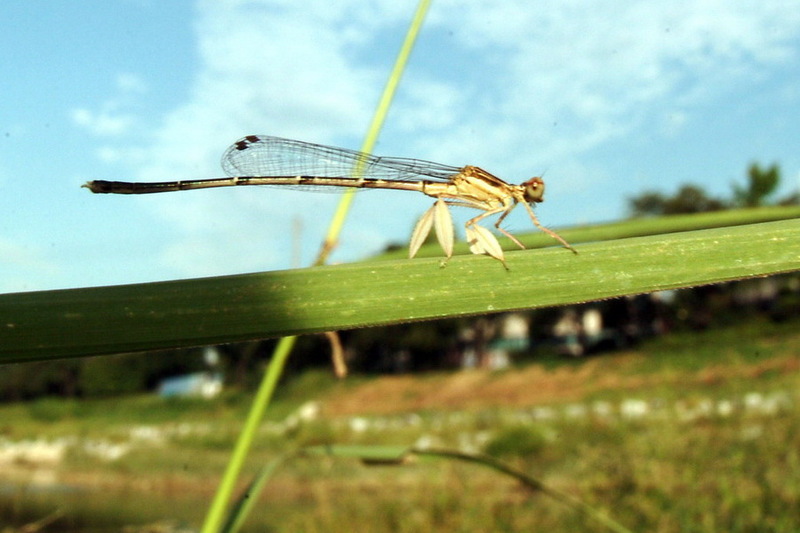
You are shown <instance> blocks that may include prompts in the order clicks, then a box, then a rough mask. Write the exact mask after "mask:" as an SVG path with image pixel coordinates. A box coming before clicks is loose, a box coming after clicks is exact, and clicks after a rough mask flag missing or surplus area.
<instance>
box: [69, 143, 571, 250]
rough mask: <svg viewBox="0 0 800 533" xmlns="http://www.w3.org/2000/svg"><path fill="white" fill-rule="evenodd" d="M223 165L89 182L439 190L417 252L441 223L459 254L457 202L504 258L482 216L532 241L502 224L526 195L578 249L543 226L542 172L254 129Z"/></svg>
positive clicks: (99, 186) (445, 241)
mask: <svg viewBox="0 0 800 533" xmlns="http://www.w3.org/2000/svg"><path fill="white" fill-rule="evenodd" d="M222 168H223V169H224V170H225V172H226V173H227V174H228V175H229V176H230V177H227V178H211V179H198V180H182V181H163V182H154V183H139V182H126V181H102V180H95V181H90V182H88V183H86V184H85V185H84V187H87V188H88V189H89V190H90V191H92V192H95V193H115V194H146V193H154V192H168V191H184V190H189V189H206V188H210V187H228V186H233V185H294V186H305V185H315V186H330V187H358V188H364V189H397V190H404V191H418V192H421V193H423V194H426V195H428V196H431V197H433V198H436V202H435V203H434V205H433V206H432V207H431V208H430V209H429V210H428V211H427V212H426V213H425V214H424V215H423V216H422V218H420V220H419V222H418V223H417V225H416V227H415V228H414V232H413V234H412V236H411V244H410V249H409V256H410V257H414V255H416V253H417V251H418V250H419V248H420V246H421V245H422V243H423V242H424V241H425V239H426V238H427V236H428V234H429V233H430V231H431V228H433V227H435V228H436V229H435V231H436V236H437V239H438V240H439V243H440V244H441V246H442V248H443V249H444V252H445V254H446V255H447V257H448V258H449V257H450V256H451V255H452V253H453V240H454V237H453V222H452V219H451V218H450V212H449V210H448V208H447V206H449V205H455V206H464V207H472V208H475V209H480V210H482V211H484V212H483V213H481V214H480V215H478V216H476V217H474V218H471V219H469V220H468V221H467V222H466V224H465V227H466V232H467V241H468V242H469V245H470V250H471V251H472V252H473V253H476V254H488V255H490V256H492V257H494V258H495V259H498V260H500V261H501V262H503V264H505V257H504V255H503V250H502V248H501V247H500V243H499V242H498V241H497V239H496V238H495V237H494V235H493V234H492V233H491V232H490V231H489V230H487V229H486V228H484V227H482V226H479V225H478V222H480V221H481V220H483V219H484V218H486V217H490V216H492V215H497V214H499V215H500V216H499V217H498V218H497V220H496V221H495V223H494V226H495V228H497V229H498V230H499V231H500V232H501V233H503V234H504V235H505V236H507V237H509V238H510V239H511V240H512V241H513V242H514V243H516V244H517V245H518V246H519V247H520V248H525V246H523V244H522V243H521V242H520V241H519V240H518V239H517V238H516V237H514V236H513V235H511V233H509V232H507V231H506V230H504V229H503V228H501V227H500V224H501V223H502V222H503V219H505V218H506V217H507V216H508V214H509V213H510V212H511V211H512V210H513V209H514V207H516V205H517V204H519V203H521V204H522V205H524V206H525V209H526V210H527V211H528V215H530V218H531V220H532V221H533V223H534V225H535V226H536V227H537V228H539V229H540V230H542V231H544V232H545V233H547V234H548V235H550V236H551V237H553V238H554V239H556V240H557V241H558V242H560V243H561V244H562V245H564V246H565V247H566V248H568V249H569V250H572V251H573V252H575V253H577V252H576V251H575V249H574V248H573V247H572V246H570V245H569V243H567V241H565V240H564V239H562V238H561V237H560V236H559V235H558V234H557V233H556V232H554V231H552V230H550V229H547V228H546V227H544V226H542V225H541V224H540V223H539V220H538V219H537V218H536V215H535V214H534V212H533V209H532V207H531V204H536V203H539V202H542V201H543V200H544V181H543V180H542V178H539V177H534V178H531V179H529V180H528V181H525V182H523V183H522V184H520V185H511V184H509V183H506V182H505V181H503V180H501V179H500V178H498V177H496V176H493V175H492V174H489V173H488V172H486V171H485V170H483V169H480V168H478V167H474V166H465V167H452V166H447V165H441V164H439V163H433V162H430V161H423V160H419V159H407V158H396V157H377V156H373V155H369V154H365V153H363V152H357V151H354V150H347V149H344V148H334V147H331V146H323V145H319V144H311V143H306V142H302V141H293V140H289V139H282V138H280V137H270V136H267V135H248V136H247V137H244V138H242V139H241V140H239V141H237V142H235V143H234V144H233V145H232V146H231V147H230V148H228V149H227V150H226V151H225V153H224V154H223V156H222Z"/></svg>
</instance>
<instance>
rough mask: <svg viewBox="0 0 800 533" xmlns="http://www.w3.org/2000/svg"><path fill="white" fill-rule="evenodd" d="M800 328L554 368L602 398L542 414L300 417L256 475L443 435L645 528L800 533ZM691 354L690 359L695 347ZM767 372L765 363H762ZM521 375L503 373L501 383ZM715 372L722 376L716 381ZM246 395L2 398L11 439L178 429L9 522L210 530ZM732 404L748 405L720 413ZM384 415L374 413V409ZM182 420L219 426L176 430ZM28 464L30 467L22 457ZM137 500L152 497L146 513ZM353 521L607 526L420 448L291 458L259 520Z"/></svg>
mask: <svg viewBox="0 0 800 533" xmlns="http://www.w3.org/2000/svg"><path fill="white" fill-rule="evenodd" d="M797 326H798V324H797V322H796V321H795V322H791V321H790V322H785V323H780V324H771V323H769V322H759V321H754V322H752V323H747V324H737V325H731V326H726V327H722V328H717V329H711V330H707V331H704V332H701V333H695V334H689V333H686V334H679V335H676V336H669V337H663V338H660V339H654V340H653V341H650V342H648V343H646V344H644V345H642V346H640V347H639V348H638V349H637V350H634V351H628V352H621V353H616V354H607V355H603V356H597V357H594V358H590V359H586V360H582V361H577V362H576V361H564V362H563V364H560V365H559V364H558V363H557V362H556V361H551V362H550V363H549V369H548V370H546V372H548V374H549V375H551V376H556V375H559V373H560V372H563V371H565V370H568V371H577V372H576V374H575V376H574V378H573V379H572V381H571V382H570V383H571V384H572V385H575V386H577V385H580V384H582V385H584V386H586V391H587V392H586V393H585V394H583V395H581V396H578V397H575V398H573V399H570V400H561V401H558V400H552V401H548V402H546V403H545V404H544V405H545V406H547V407H549V408H551V409H553V410H554V412H556V413H558V416H556V417H554V418H536V417H533V416H532V415H531V413H533V412H534V411H533V409H535V408H536V407H537V406H536V405H530V406H528V407H510V406H503V405H492V403H491V402H490V401H488V400H487V401H481V398H480V395H481V394H482V393H483V389H482V387H475V388H474V389H472V391H471V394H472V395H473V396H477V397H478V398H477V399H478V403H479V404H481V405H483V407H480V408H470V409H466V410H461V409H457V408H455V407H453V408H451V410H449V411H448V410H441V409H436V408H434V407H433V406H431V407H430V408H428V409H427V410H426V411H424V412H420V413H418V414H416V415H415V416H413V417H412V416H410V415H409V414H408V413H403V412H398V413H396V414H393V415H388V416H377V415H367V416H364V419H365V420H367V421H368V423H372V424H373V426H372V427H370V428H368V429H367V430H366V431H357V430H354V428H353V426H351V424H350V419H349V418H348V417H345V418H340V417H336V416H323V417H322V418H320V419H317V420H313V421H311V422H307V423H301V424H300V425H299V426H298V427H296V428H295V429H293V430H291V431H287V432H286V433H284V434H283V435H274V434H271V433H270V432H269V431H267V428H268V427H269V424H264V425H262V434H261V438H259V439H258V440H257V442H256V445H255V448H254V450H253V453H252V456H251V457H250V458H249V460H248V464H247V471H250V472H252V471H255V469H257V468H258V467H260V466H262V465H264V464H266V463H267V461H269V460H271V459H273V458H275V457H276V455H277V454H278V453H282V452H283V451H285V449H286V446H288V447H289V448H290V449H291V448H293V447H296V446H306V445H315V444H328V443H334V442H335V443H337V444H350V445H375V444H386V445H395V446H397V445H400V446H407V445H411V444H414V443H415V442H418V441H419V439H432V441H431V442H433V443H434V444H437V445H441V446H450V447H456V446H462V445H465V444H466V445H473V446H478V449H482V448H481V447H485V448H483V449H487V448H488V449H493V450H494V451H495V452H497V453H499V454H501V457H502V458H503V459H504V460H506V461H509V462H510V463H511V464H512V465H513V466H514V467H516V468H518V469H521V470H522V471H524V472H527V473H529V474H531V475H533V476H535V477H536V478H537V479H540V480H542V481H544V482H545V483H547V484H548V485H549V486H552V487H554V488H555V489H557V490H560V491H563V492H566V493H567V494H570V495H572V496H574V497H577V498H579V499H581V500H583V501H584V502H586V503H588V504H590V505H592V506H593V507H595V508H597V509H600V510H603V511H604V512H606V513H608V514H609V515H610V516H612V517H613V518H614V519H616V520H617V521H619V522H621V523H622V524H623V525H625V526H626V527H628V528H630V529H631V530H634V531H657V532H678V531H681V532H682V531H697V532H701V531H734V532H745V531H796V530H797V529H798V528H800V520H799V519H798V518H797V517H798V516H800V513H798V511H799V510H800V509H799V508H798V505H799V503H798V502H800V481H798V480H800V451H798V450H800V417H798V416H797V414H798V406H800V396H798V394H797V392H796V391H797V390H800V375H798V372H797V367H796V364H795V366H794V367H792V366H791V364H788V365H783V366H781V365H778V364H777V363H780V362H788V363H791V362H792V361H795V363H796V361H797V355H798V353H800V334H798V333H796V332H797V331H798V328H797ZM687 350H688V351H689V352H690V353H691V355H692V357H684V354H686V353H687ZM754 350H756V351H758V353H759V355H754ZM761 367H763V368H764V369H765V370H764V371H763V372H755V373H754V372H752V370H754V369H759V368H761ZM526 368H531V365H530V364H529V365H528V366H527V367H526ZM526 368H522V369H520V370H519V371H520V372H523V371H525V370H526ZM590 368H591V369H593V372H594V373H595V374H594V375H597V376H602V377H604V378H605V379H610V380H612V381H611V383H613V380H614V379H619V380H623V379H628V378H632V379H637V380H641V382H639V386H637V387H631V386H626V387H617V388H609V389H606V390H605V391H604V392H597V391H594V390H593V389H592V388H591V386H592V385H593V384H594V383H595V381H594V380H595V378H594V377H592V376H585V375H583V374H581V373H580V371H582V370H586V369H590ZM770 368H772V369H773V370H771V371H770V370H769V369H770ZM513 374H514V372H504V373H489V374H486V380H487V381H486V382H491V381H492V380H502V379H506V378H509V377H513ZM707 374H708V375H715V376H716V378H715V379H710V380H706V379H701V378H702V376H704V375H707ZM465 375H478V374H476V373H472V374H464V373H454V374H445V373H442V374H430V375H427V376H425V377H424V379H421V380H419V386H420V387H425V386H434V387H439V388H444V387H447V386H448V383H449V382H450V381H451V380H458V379H462V378H463V377H464V376H465ZM381 381H385V382H386V384H387V387H388V386H391V385H392V383H393V381H392V379H391V378H387V379H386V380H381V379H379V380H378V381H377V382H376V381H374V380H370V379H365V378H359V379H358V380H357V381H356V382H354V383H344V384H342V383H336V382H333V381H332V380H330V379H328V378H327V377H325V376H324V375H323V374H321V373H309V374H305V375H301V376H298V377H297V378H296V379H293V380H291V381H290V382H288V383H287V385H288V386H287V389H286V390H285V393H284V394H283V395H281V396H280V397H279V398H277V399H276V402H277V406H278V407H279V409H280V411H281V412H283V413H289V412H291V411H292V410H294V409H296V408H297V407H298V406H299V405H300V404H301V403H302V402H304V401H307V400H309V399H316V400H319V401H321V402H322V407H323V413H325V407H326V405H330V406H332V405H334V404H333V403H331V402H333V401H334V400H336V399H338V398H339V397H341V396H346V395H349V394H353V393H356V392H357V391H358V390H359V388H360V387H362V386H367V385H370V384H372V383H380V382H381ZM659 384H660V385H659ZM520 386H522V387H524V386H525V384H522V385H520ZM748 394H750V395H753V394H760V395H761V397H763V398H769V397H770V395H775V394H780V395H783V396H781V397H782V398H788V400H789V402H790V403H788V404H782V405H781V406H779V408H778V409H777V410H775V411H774V412H768V411H759V410H755V409H748V408H747V407H746V404H745V401H746V398H747V397H748ZM236 398H237V396H236V394H235V393H234V394H232V395H231V396H229V397H227V398H223V399H220V400H218V401H213V402H209V403H204V402H175V401H164V400H163V399H160V398H157V397H134V398H129V399H114V400H105V401H85V402H80V401H75V402H67V403H66V407H63V408H61V407H55V406H54V404H53V401H52V400H48V401H46V402H32V403H26V404H15V405H4V406H0V419H2V420H3V421H4V422H3V426H4V427H5V428H6V430H7V431H8V432H11V434H8V433H5V436H6V437H8V438H11V439H12V440H14V439H20V438H25V437H27V438H30V437H31V436H34V435H35V434H36V433H37V432H38V430H40V431H46V432H47V433H46V435H47V436H48V437H49V438H51V439H53V438H56V437H58V436H63V435H78V436H79V437H80V436H87V437H89V438H91V439H94V440H98V439H103V438H106V439H109V440H112V441H114V442H119V441H120V440H121V439H123V438H126V435H129V430H130V428H131V427H137V426H140V425H145V424H146V425H147V426H149V427H152V428H155V429H157V430H159V431H165V432H166V435H167V438H166V439H165V440H164V441H163V442H162V443H161V444H147V443H139V444H138V445H137V447H136V448H135V449H134V450H133V451H131V453H129V454H128V455H126V456H125V457H123V458H122V459H120V460H119V461H117V462H112V463H105V462H103V461H101V460H99V459H97V458H96V457H93V456H91V455H88V454H85V453H70V454H68V456H67V459H66V462H65V463H64V464H63V465H61V466H59V468H58V470H59V480H61V481H62V482H63V483H65V484H67V485H69V486H71V487H73V488H71V489H70V490H69V491H67V492H58V493H55V494H52V495H50V496H49V497H48V496H47V495H46V493H45V494H43V493H42V490H41V489H38V492H37V493H36V495H33V493H32V492H31V490H30V489H28V490H23V492H21V493H17V495H16V496H15V497H16V500H14V501H15V502H16V503H14V504H13V505H11V504H8V505H6V504H1V503H0V516H2V517H3V519H4V523H8V524H21V523H23V522H25V521H31V520H32V518H35V517H41V516H44V515H46V514H48V513H49V512H51V511H52V510H53V509H55V508H56V507H58V506H65V508H66V509H67V510H68V518H69V520H72V523H73V524H75V527H74V528H73V529H69V528H68V527H67V528H65V529H64V531H81V530H82V528H86V527H88V524H104V523H105V524H110V525H111V524H116V525H117V526H118V528H119V527H121V525H137V524H139V525H141V524H144V523H150V522H156V521H157V520H169V521H172V522H173V523H186V524H195V525H196V524H198V523H199V522H200V520H201V519H202V514H203V512H204V510H205V505H206V503H207V501H208V497H209V494H210V492H211V491H212V490H213V487H214V486H215V480H216V478H217V476H218V475H219V472H220V470H221V468H222V466H223V465H224V463H225V461H226V459H227V450H228V449H229V447H230V445H231V443H232V442H233V441H234V439H235V429H236V428H237V427H238V426H239V420H240V419H241V411H242V409H243V406H241V405H237V403H236V401H235V400H236ZM630 400H638V401H642V402H646V403H647V404H648V405H649V406H650V407H651V408H652V409H653V413H654V414H653V416H649V417H642V418H626V417H624V416H621V414H620V412H621V411H620V409H621V406H622V405H623V403H624V402H625V401H630ZM726 400H730V401H731V402H732V405H733V410H732V412H730V413H728V414H727V415H721V414H719V412H718V411H717V406H718V405H720V403H721V402H723V401H726ZM599 402H605V403H607V404H609V405H611V406H612V411H613V412H614V413H615V414H614V415H613V416H602V415H600V414H598V412H597V411H596V410H595V409H596V406H597V405H600V403H599ZM703 402H711V405H713V406H714V409H713V410H712V411H710V412H709V413H707V414H705V415H701V416H696V417H695V418H691V419H681V418H680V417H678V416H676V413H678V410H677V409H678V407H681V408H699V407H702V405H703ZM109 406H113V409H109ZM576 406H583V408H584V409H585V411H584V415H579V414H576V413H579V411H578V410H577V408H576ZM370 407H371V406H369V405H365V406H364V409H365V412H368V410H369V408H370ZM43 411H44V413H45V414H44V416H43V415H42V412H43ZM159 411H161V413H159ZM119 413H122V415H120V414H119ZM334 414H335V413H334ZM184 424H185V425H186V426H187V427H190V428H203V427H204V428H205V430H204V431H198V432H194V433H193V432H189V433H186V434H178V433H169V431H174V430H175V429H176V428H177V427H179V426H181V425H184ZM26 428H27V429H26ZM31 428H38V430H34V429H31ZM515 435H516V436H517V437H515ZM520 435H526V437H525V438H519V436H520ZM17 468H21V469H22V470H23V471H24V470H25V466H24V465H21V466H18V467H17ZM30 471H31V472H32V471H33V470H30ZM100 487H102V490H100V489H99V488H100ZM131 500H135V501H136V502H141V505H138V507H137V506H133V505H131V503H130V502H131ZM65 524H69V522H65ZM353 529H358V530H370V531H421V530H432V529H436V530H438V531H444V532H455V531H523V530H526V531H527V530H536V531H555V532H558V531H603V529H602V528H600V527H598V525H597V524H596V523H594V522H592V521H589V520H587V519H586V518H584V517H582V516H580V515H579V514H577V513H575V512H573V511H572V510H570V509H569V508H567V507H565V506H564V505H562V504H560V503H558V502H555V501H551V500H550V499H548V498H546V497H543V496H542V495H535V494H531V493H529V492H527V491H525V490H523V489H521V487H520V485H518V484H517V483H515V482H513V481H509V480H507V479H505V478H504V477H502V476H498V475H497V474H495V473H493V472H491V471H489V470H486V469H485V468H481V467H480V466H478V465H470V464H461V463H451V462H445V461H442V460H433V459H425V458H417V459H416V460H414V461H412V462H410V463H408V464H404V465H398V466H374V467H367V466H364V465H363V464H362V463H361V462H359V461H357V460H355V459H334V458H331V457H305V458H295V459H293V460H291V461H289V462H288V463H286V464H285V465H283V466H281V467H280V468H279V469H278V470H277V471H276V472H275V475H274V477H273V478H272V479H271V480H270V482H269V483H268V484H267V485H266V488H265V493H264V494H263V495H262V497H261V499H260V500H259V502H258V504H257V505H256V506H255V507H254V510H253V515H252V516H251V517H250V518H249V520H248V522H247V525H246V526H245V529H244V530H245V531H264V530H269V531H275V532H281V531H298V530H302V531H312V532H313V531H350V530H353ZM134 531H136V530H135V529H134Z"/></svg>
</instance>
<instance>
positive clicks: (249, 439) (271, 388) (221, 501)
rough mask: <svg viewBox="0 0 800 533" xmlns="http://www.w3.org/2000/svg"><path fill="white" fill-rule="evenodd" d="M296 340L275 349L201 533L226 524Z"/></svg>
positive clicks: (287, 340) (282, 342)
mask: <svg viewBox="0 0 800 533" xmlns="http://www.w3.org/2000/svg"><path fill="white" fill-rule="evenodd" d="M296 340H297V337H283V338H282V339H281V340H280V342H279V343H278V346H277V347H276V348H275V352H274V353H273V355H272V359H271V360H270V362H269V365H268V366H267V371H266V373H265V374H264V379H263V380H262V381H261V385H260V386H259V388H258V392H257V393H256V396H255V398H253V404H252V406H251V408H250V412H249V413H248V415H247V420H246V421H245V424H244V427H243V428H242V432H241V433H240V435H239V439H238V440H237V441H236V446H235V447H234V449H233V453H232V454H231V458H230V461H229V462H228V466H227V468H226V469H225V474H224V475H223V476H222V480H221V481H220V484H219V487H217V492H216V494H215V497H214V500H213V501H212V503H211V506H210V507H209V510H208V514H207V515H206V520H205V523H204V524H203V529H202V530H201V531H202V533H216V532H217V531H219V530H220V527H221V525H222V523H223V521H224V520H225V511H226V508H227V506H228V502H229V501H230V497H231V495H232V494H233V491H234V490H235V488H236V480H237V479H238V477H239V473H240V472H241V471H242V467H243V466H244V461H245V459H247V454H248V453H249V451H250V447H251V446H252V443H253V440H254V439H255V437H256V433H257V431H258V426H259V424H260V423H261V420H262V419H263V418H264V413H265V412H266V410H267V407H268V406H269V403H270V400H271V399H272V396H273V394H274V393H275V387H276V386H277V384H278V380H279V379H280V377H281V375H282V374H283V368H284V366H285V364H286V359H287V358H288V357H289V354H290V353H291V352H292V347H293V346H294V343H295V341H296Z"/></svg>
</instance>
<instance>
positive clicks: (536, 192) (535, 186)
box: [522, 178, 544, 202]
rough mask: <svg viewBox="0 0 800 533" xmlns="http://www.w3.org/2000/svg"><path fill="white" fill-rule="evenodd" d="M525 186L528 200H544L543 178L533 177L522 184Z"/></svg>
mask: <svg viewBox="0 0 800 533" xmlns="http://www.w3.org/2000/svg"><path fill="white" fill-rule="evenodd" d="M522 186H523V187H525V199H526V200H527V201H528V202H544V181H543V180H542V178H531V179H529V180H528V181H526V182H525V183H523V184H522Z"/></svg>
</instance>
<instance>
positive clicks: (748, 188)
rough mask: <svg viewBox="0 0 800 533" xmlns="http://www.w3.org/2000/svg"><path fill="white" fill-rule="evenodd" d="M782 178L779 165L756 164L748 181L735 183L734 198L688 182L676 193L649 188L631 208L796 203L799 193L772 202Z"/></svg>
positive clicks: (664, 210) (675, 210)
mask: <svg viewBox="0 0 800 533" xmlns="http://www.w3.org/2000/svg"><path fill="white" fill-rule="evenodd" d="M780 181H781V169H780V167H779V166H778V165H777V164H772V165H770V166H769V167H763V166H761V165H760V164H759V163H752V164H751V165H750V166H749V167H748V169H747V182H746V183H745V184H744V185H740V184H737V183H734V184H733V186H732V187H733V194H732V197H731V198H730V199H725V198H717V197H714V196H711V195H709V193H707V192H706V191H705V190H704V189H703V188H702V187H700V186H699V185H694V184H684V185H682V186H681V187H680V189H678V191H677V192H676V193H675V194H673V195H668V194H664V193H662V192H658V191H645V192H643V193H641V194H639V195H636V196H632V197H630V198H629V199H628V211H629V213H630V214H631V216H633V217H643V216H659V215H675V214H680V213H703V212H707V211H719V210H721V209H729V208H737V207H759V206H763V205H770V204H776V205H796V204H797V203H798V202H799V201H800V196H799V195H798V193H793V194H791V195H789V196H787V197H785V198H782V199H778V200H776V201H772V202H771V201H770V197H772V196H773V195H774V193H775V191H777V189H778V186H779V185H780Z"/></svg>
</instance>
